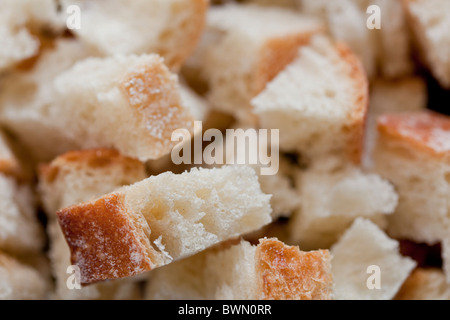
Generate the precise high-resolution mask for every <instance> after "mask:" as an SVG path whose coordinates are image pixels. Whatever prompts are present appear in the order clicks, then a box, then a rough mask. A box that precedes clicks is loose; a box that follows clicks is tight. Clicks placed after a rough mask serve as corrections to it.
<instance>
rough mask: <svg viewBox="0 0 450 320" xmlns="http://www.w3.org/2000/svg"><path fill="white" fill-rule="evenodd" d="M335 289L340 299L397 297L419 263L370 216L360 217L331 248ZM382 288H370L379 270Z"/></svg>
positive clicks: (386, 298)
mask: <svg viewBox="0 0 450 320" xmlns="http://www.w3.org/2000/svg"><path fill="white" fill-rule="evenodd" d="M331 254H332V256H333V258H332V260H331V266H332V272H333V279H334V283H335V287H334V293H335V298H336V299H337V300H390V299H393V298H394V297H395V295H396V293H397V292H398V290H399V289H400V287H401V286H402V284H403V282H404V281H405V280H406V279H407V278H408V276H409V274H410V272H411V271H412V270H413V269H414V268H415V267H416V262H414V261H413V260H411V259H410V258H407V257H403V256H401V254H400V253H399V244H398V242H397V241H396V240H393V239H390V238H389V237H388V236H387V235H386V234H385V233H384V232H383V231H382V230H380V229H379V228H378V227H377V226H376V225H375V224H374V223H372V222H371V221H369V220H366V219H363V218H358V219H357V220H355V222H354V223H353V225H352V226H351V227H350V228H349V229H348V230H347V231H346V232H345V234H344V235H343V236H342V237H341V239H340V240H339V242H338V243H336V244H335V245H334V246H333V247H332V248H331ZM371 266H376V267H377V268H379V269H378V271H379V272H380V273H379V276H380V279H381V280H380V289H372V290H371V289H369V283H370V284H373V283H372V281H371V279H370V277H371V276H376V273H375V272H377V271H375V272H374V271H372V270H371V269H369V267H371Z"/></svg>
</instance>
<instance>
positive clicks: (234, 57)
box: [187, 4, 322, 123]
mask: <svg viewBox="0 0 450 320" xmlns="http://www.w3.org/2000/svg"><path fill="white" fill-rule="evenodd" d="M321 29H322V25H321V24H320V23H319V22H318V21H317V20H315V19H313V18H307V17H304V16H302V15H300V14H298V13H296V12H293V11H290V10H288V9H282V8H275V7H272V8H267V7H261V6H255V5H236V4H228V5H224V6H217V7H212V8H211V9H210V10H209V13H208V20H207V30H206V32H205V35H204V37H203V38H204V39H203V40H202V43H201V44H200V45H199V47H198V49H197V52H196V53H194V55H193V58H192V59H191V61H192V62H188V63H187V64H188V65H190V67H191V68H194V69H195V68H198V69H200V74H201V76H203V78H204V79H206V81H207V83H208V86H209V89H210V91H209V92H208V94H207V97H208V99H209V101H210V103H211V105H212V107H214V108H216V109H218V110H221V111H224V112H228V113H230V114H232V115H233V116H235V117H236V118H238V119H239V120H241V121H244V122H247V123H253V122H254V119H253V115H252V108H251V105H250V100H251V99H252V98H253V97H254V96H255V95H257V94H258V93H259V92H260V91H261V90H262V89H264V87H265V85H266V83H267V82H269V81H270V80H272V79H273V78H274V77H275V76H276V75H277V74H278V73H279V72H280V71H281V70H283V69H284V67H285V66H286V65H287V64H289V63H290V62H291V61H292V60H293V59H294V58H295V56H296V55H297V49H298V47H299V46H301V45H304V44H306V43H308V41H309V39H310V37H311V35H312V34H314V33H316V32H319V31H320V30H321ZM196 64H197V66H196ZM192 65H193V66H192Z"/></svg>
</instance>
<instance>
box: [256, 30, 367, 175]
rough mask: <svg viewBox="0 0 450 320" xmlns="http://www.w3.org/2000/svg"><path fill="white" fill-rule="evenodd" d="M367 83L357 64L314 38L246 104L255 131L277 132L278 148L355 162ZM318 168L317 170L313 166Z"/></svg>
mask: <svg viewBox="0 0 450 320" xmlns="http://www.w3.org/2000/svg"><path fill="white" fill-rule="evenodd" d="M367 104H368V82H367V78H366V76H365V73H364V71H363V69H362V66H361V64H360V62H359V60H358V59H357V58H356V57H355V56H354V55H353V54H352V53H351V51H350V50H349V49H348V48H347V47H346V46H344V45H342V44H334V43H333V42H331V41H330V40H328V39H326V38H324V37H315V38H314V39H313V40H312V41H311V44H310V45H308V46H304V47H302V48H300V50H299V53H298V57H297V58H296V60H295V61H294V62H292V63H291V64H290V65H289V66H288V67H286V69H285V70H284V71H282V72H281V73H280V74H279V75H278V76H277V77H276V78H275V79H274V80H272V81H271V82H270V83H269V84H268V85H267V87H266V89H265V90H263V91H262V92H261V93H260V94H259V95H258V96H257V97H255V98H254V99H253V100H252V105H253V106H254V107H255V110H254V111H255V113H256V115H257V116H258V118H259V122H260V125H261V127H263V128H268V129H279V130H280V149H281V150H283V151H288V152H293V151H296V152H301V153H302V155H304V156H306V157H308V158H310V161H312V162H313V165H314V163H315V162H317V161H321V160H323V159H324V158H326V159H327V160H328V159H332V158H336V159H338V162H341V164H342V162H344V163H347V162H353V163H359V162H360V160H361V153H362V144H363V134H364V124H365V118H366V112H367ZM318 166H319V165H318Z"/></svg>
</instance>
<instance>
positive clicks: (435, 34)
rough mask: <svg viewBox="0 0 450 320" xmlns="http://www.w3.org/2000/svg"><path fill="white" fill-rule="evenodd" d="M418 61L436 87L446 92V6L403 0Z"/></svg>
mask: <svg viewBox="0 0 450 320" xmlns="http://www.w3.org/2000/svg"><path fill="white" fill-rule="evenodd" d="M403 3H404V6H405V8H406V12H407V15H408V17H409V20H410V25H411V29H412V31H413V34H414V37H415V42H416V45H417V46H418V47H419V49H420V51H421V54H422V59H423V60H425V63H426V64H427V65H428V67H429V68H430V70H431V73H432V74H433V75H434V76H435V77H436V79H437V80H438V81H439V83H440V84H441V85H442V86H443V87H445V88H447V89H449V88H450V58H449V56H450V37H449V36H448V33H447V32H446V30H448V29H449V28H450V17H449V15H448V12H449V10H450V3H449V2H448V1H440V0H403Z"/></svg>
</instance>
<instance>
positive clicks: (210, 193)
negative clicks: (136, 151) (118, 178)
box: [57, 166, 272, 284]
mask: <svg viewBox="0 0 450 320" xmlns="http://www.w3.org/2000/svg"><path fill="white" fill-rule="evenodd" d="M271 212H272V209H271V208H270V196H269V195H265V194H263V193H262V191H261V188H260V185H259V182H258V177H257V175H256V173H255V171H254V170H253V169H251V168H249V167H238V166H236V167H233V166H226V167H222V168H220V169H218V168H214V169H195V168H194V169H192V170H191V171H190V172H185V173H183V174H180V175H175V174H173V173H169V172H167V173H163V174H160V175H158V176H152V177H150V178H148V179H146V180H143V181H141V182H138V183H136V184H134V185H132V186H129V187H124V188H122V189H119V190H118V191H116V192H113V193H111V194H108V195H105V196H103V197H101V198H99V199H97V200H94V201H90V202H86V203H84V204H80V205H77V206H72V207H70V208H66V209H63V210H60V211H59V212H58V213H57V214H58V218H59V222H60V225H61V227H62V229H63V232H64V235H65V237H66V240H67V242H68V244H69V246H70V248H71V253H72V254H71V260H72V263H73V264H76V265H78V266H79V267H80V269H81V281H82V283H85V284H88V283H92V282H96V281H101V280H106V279H115V278H124V277H128V276H133V275H137V274H141V273H143V272H145V271H149V270H152V269H154V268H156V267H161V266H164V265H166V264H168V263H170V262H172V261H173V260H178V259H181V258H185V257H188V256H191V255H194V254H196V253H198V252H200V251H202V250H204V249H206V248H208V247H210V246H212V245H214V244H217V243H220V242H222V241H225V240H228V239H232V238H235V237H237V236H240V235H242V234H245V233H249V232H251V231H255V230H257V229H259V228H261V227H263V226H264V225H267V224H269V223H270V222H271V216H270V215H271Z"/></svg>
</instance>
